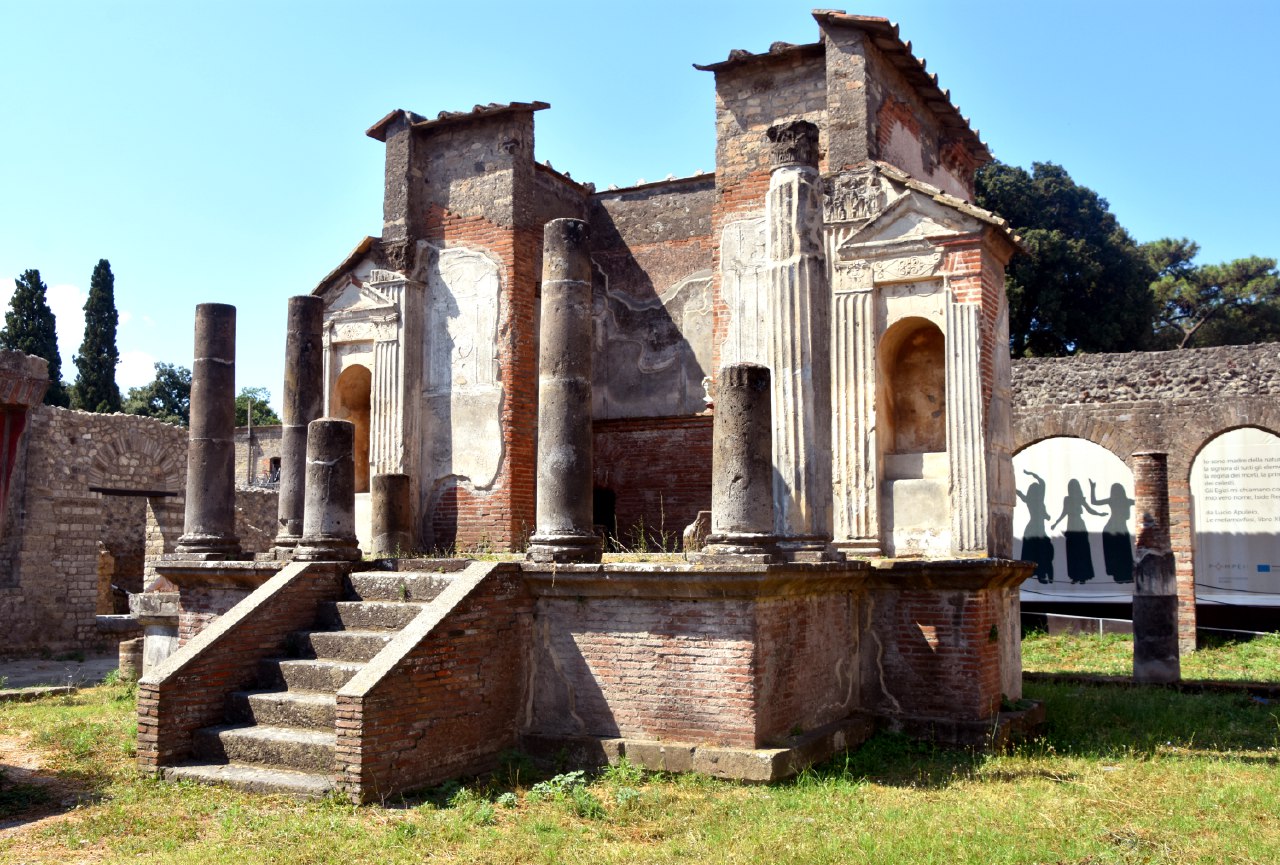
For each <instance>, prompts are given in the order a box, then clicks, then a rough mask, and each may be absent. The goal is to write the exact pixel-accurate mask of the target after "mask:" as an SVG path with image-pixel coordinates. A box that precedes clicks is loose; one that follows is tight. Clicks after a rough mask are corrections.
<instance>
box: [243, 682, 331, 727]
mask: <svg viewBox="0 0 1280 865" xmlns="http://www.w3.org/2000/svg"><path fill="white" fill-rule="evenodd" d="M336 714H337V711H336V701H335V700H334V696H333V694H311V693H307V692H306V691H233V692H232V693H231V695H230V697H229V698H228V700H227V717H228V718H229V719H230V720H233V721H250V722H253V723H255V724H266V725H269V726H273V727H305V728H307V729H312V730H332V729H333V724H334V720H335V716H336Z"/></svg>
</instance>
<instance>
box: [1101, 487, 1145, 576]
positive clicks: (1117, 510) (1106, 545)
mask: <svg viewBox="0 0 1280 865" xmlns="http://www.w3.org/2000/svg"><path fill="white" fill-rule="evenodd" d="M1089 499H1090V500H1091V501H1092V503H1093V504H1094V505H1097V506H1099V507H1101V506H1102V505H1106V506H1107V507H1108V508H1109V509H1110V511H1111V517H1110V518H1109V519H1108V520H1107V524H1106V525H1105V526H1103V527H1102V561H1103V566H1104V567H1105V568H1106V571H1107V576H1109V577H1111V579H1113V580H1115V581H1116V582H1117V583H1132V582H1133V541H1132V539H1131V538H1130V537H1129V515H1130V514H1131V513H1132V512H1133V506H1134V505H1135V504H1137V502H1135V501H1134V500H1133V499H1131V498H1129V497H1128V496H1127V495H1125V492H1124V485H1123V484H1112V485H1111V497H1110V498H1105V499H1102V500H1101V501H1099V500H1098V490H1097V486H1096V484H1094V482H1093V481H1092V480H1090V481H1089Z"/></svg>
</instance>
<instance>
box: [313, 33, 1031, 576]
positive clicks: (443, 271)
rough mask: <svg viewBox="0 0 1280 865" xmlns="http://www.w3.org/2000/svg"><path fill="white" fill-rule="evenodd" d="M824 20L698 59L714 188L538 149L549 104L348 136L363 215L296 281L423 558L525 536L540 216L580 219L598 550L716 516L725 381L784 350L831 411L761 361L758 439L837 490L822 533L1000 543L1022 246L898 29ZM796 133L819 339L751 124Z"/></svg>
mask: <svg viewBox="0 0 1280 865" xmlns="http://www.w3.org/2000/svg"><path fill="white" fill-rule="evenodd" d="M815 18H816V19H817V23H818V30H819V39H818V41H816V42H814V43H811V44H806V45H787V44H783V43H777V44H775V45H774V46H773V47H772V48H770V50H769V51H768V52H767V53H764V54H748V53H746V52H740V51H735V52H733V54H732V55H731V56H730V57H729V58H728V59H727V60H724V61H721V62H718V63H712V64H709V65H706V66H699V67H698V68H700V69H704V70H706V71H709V72H711V73H712V74H713V75H714V76H715V83H716V106H715V128H716V170H715V173H714V174H713V175H701V176H695V177H687V178H680V179H674V180H668V181H663V182H659V183H650V184H645V185H642V186H637V187H633V188H629V189H611V190H596V189H595V188H594V187H593V186H591V185H590V184H583V183H580V182H578V181H576V180H573V179H571V178H570V177H569V176H568V175H567V174H563V173H561V172H559V171H556V170H554V169H552V168H550V167H549V166H548V165H546V164H541V163H538V162H536V161H535V160H534V117H535V114H536V113H537V112H538V111H541V110H543V109H545V108H547V107H548V106H547V105H546V104H545V103H540V102H530V103H512V104H508V105H487V106H476V108H475V109H474V110H473V111H470V112H459V113H450V112H443V113H441V114H439V115H438V116H437V117H434V118H427V117H423V116H421V115H418V114H414V113H413V112H410V111H394V112H392V113H390V114H388V115H387V116H386V117H384V118H383V119H381V120H380V121H378V122H377V123H376V124H375V125H374V126H373V127H372V128H371V129H370V130H369V131H368V135H369V136H370V137H372V138H374V139H376V140H378V141H381V142H383V143H384V144H385V146H386V187H385V190H384V205H383V229H382V235H381V236H380V237H377V238H365V239H364V240H362V241H361V242H360V243H359V244H358V245H357V246H356V248H355V249H354V251H353V252H352V253H351V254H350V255H349V256H348V257H347V259H346V260H345V261H344V262H343V263H342V264H341V265H340V266H339V267H338V268H337V269H336V270H335V271H334V272H333V273H331V274H330V275H329V276H328V277H326V278H325V279H324V280H323V281H322V282H321V284H320V285H319V286H318V287H317V288H316V290H315V294H316V295H317V296H319V297H321V298H323V300H324V304H325V311H324V333H323V339H324V377H325V384H324V392H325V406H326V413H327V414H329V415H332V416H335V417H344V418H348V419H350V420H352V421H353V422H354V423H355V425H356V437H357V455H356V472H357V489H358V490H359V491H360V492H361V493H364V492H367V490H368V488H369V483H370V481H369V478H370V477H371V476H372V475H374V474H379V473H393V472H394V473H403V474H407V475H409V476H410V478H412V479H413V486H414V489H413V493H412V502H413V510H414V520H413V522H414V526H415V529H416V532H417V538H416V539H415V542H416V543H417V544H418V545H419V546H421V547H423V548H437V549H449V548H451V547H453V546H455V545H457V546H459V547H464V548H465V547H469V546H475V545H484V546H486V547H488V548H494V549H509V548H518V547H521V546H522V544H523V542H524V541H525V540H526V539H527V538H528V536H529V534H530V533H531V531H532V528H533V521H534V514H533V509H534V477H533V472H534V438H535V436H534V432H535V426H536V411H537V409H536V404H535V400H534V399H533V396H534V394H536V392H537V388H536V376H537V370H536V368H537V323H538V313H537V305H538V299H539V293H540V285H539V275H540V270H541V260H540V258H541V236H542V227H543V225H544V224H546V223H547V222H548V221H549V220H551V219H555V218H563V217H570V218H574V219H581V220H584V221H585V222H587V223H588V225H589V226H590V229H591V232H590V234H591V240H590V249H589V256H590V260H591V267H592V276H593V282H594V286H593V292H594V313H593V314H594V318H595V337H594V340H595V342H594V347H595V352H594V353H595V364H594V382H593V384H594V387H593V394H594V396H593V400H594V405H593V420H594V430H595V432H594V434H595V450H596V454H597V456H596V461H595V480H594V486H595V489H596V500H597V501H596V522H597V523H599V524H602V525H604V526H605V527H606V528H607V529H608V530H609V531H610V533H611V534H612V535H613V536H614V537H616V538H619V539H620V540H622V541H623V542H624V543H625V542H626V541H628V540H629V539H634V538H635V537H637V527H640V526H643V527H647V530H648V531H649V532H650V533H653V532H655V531H656V527H658V526H662V527H663V529H664V530H665V533H666V534H668V535H673V536H678V534H679V531H680V529H682V528H683V527H684V526H685V525H687V524H689V523H690V522H692V521H693V519H694V518H695V517H696V515H697V511H698V510H699V509H705V508H706V506H707V502H708V501H709V493H710V473H709V469H708V468H707V465H706V464H707V462H708V459H707V458H708V457H709V455H710V439H711V419H710V413H709V412H708V411H707V405H708V403H710V402H713V401H714V398H715V385H716V382H715V376H716V370H718V369H719V368H720V367H721V366H723V365H724V364H726V363H736V362H751V363H760V364H764V365H768V366H776V363H777V362H778V361H779V359H780V358H781V357H782V356H784V355H786V354H787V353H788V352H790V351H792V350H794V351H798V352H800V354H797V355H796V358H797V362H798V363H799V364H800V367H799V368H803V369H811V368H814V367H813V364H814V362H815V361H818V360H822V361H823V362H825V359H826V356H827V355H828V354H829V355H830V363H831V369H830V376H829V381H830V388H829V390H830V394H831V398H830V404H831V405H830V409H829V410H827V409H826V408H825V405H824V407H823V408H822V409H821V410H820V413H821V416H822V420H821V421H819V420H818V417H816V416H813V415H806V414H804V413H797V410H796V409H797V406H796V404H795V402H794V393H798V391H795V392H793V390H792V389H791V388H790V387H789V385H788V382H789V381H790V379H789V378H788V377H779V376H777V375H775V382H776V383H777V386H778V388H779V390H778V392H777V394H776V400H775V402H777V403H778V406H779V417H781V418H785V419H787V420H786V421H785V422H786V423H787V424H793V425H794V428H791V429H789V430H788V431H785V434H783V435H780V436H779V437H778V451H777V454H776V456H777V457H778V460H779V464H780V465H787V464H789V462H790V461H791V460H792V459H793V458H794V460H795V461H796V464H797V465H802V466H804V467H805V468H804V472H808V473H810V474H811V476H808V477H802V478H799V479H798V480H797V481H796V482H803V483H819V484H823V485H827V484H830V485H831V486H833V487H834V490H835V496H834V498H833V500H832V502H831V505H830V510H831V515H830V522H831V531H832V534H833V537H834V540H835V543H836V546H837V547H839V548H842V549H846V550H851V551H853V552H855V553H867V554H877V553H883V554H888V555H913V554H924V555H933V556H936V555H944V556H949V555H984V554H993V555H995V554H1000V555H1007V554H1008V553H1009V547H1008V540H1007V539H1008V538H1009V537H1010V532H1009V527H1010V520H1011V513H1012V509H1013V491H1012V486H1011V481H1010V478H1009V471H1008V468H1009V452H1010V440H1009V433H1008V424H1009V390H1008V380H1009V375H1008V351H1007V345H1008V340H1007V338H1006V333H1005V328H1006V324H1005V321H1006V318H1007V316H1006V312H1005V308H1004V306H1003V304H1004V294H1003V284H1004V282H1003V273H1004V265H1005V263H1006V262H1007V261H1008V259H1009V256H1010V255H1011V254H1012V253H1013V251H1014V247H1015V240H1014V238H1013V237H1012V236H1011V234H1010V232H1009V231H1008V229H1007V227H1006V226H1005V224H1004V223H1003V222H1002V221H1001V220H1000V219H999V218H998V217H996V216H994V215H993V214H991V213H988V212H986V211H984V210H982V209H980V208H977V207H975V206H973V205H972V204H969V203H967V202H968V199H970V198H972V196H973V175H974V171H975V170H976V169H977V168H978V167H979V166H980V165H982V164H983V163H985V162H987V161H989V160H990V158H991V157H990V154H989V152H988V150H987V148H986V146H985V145H984V144H983V143H982V141H981V140H980V139H979V137H978V135H977V134H976V133H975V132H974V131H973V130H972V129H971V128H970V126H969V123H968V121H967V120H966V119H965V118H964V117H962V116H961V115H960V113H959V112H958V110H957V109H956V108H955V107H954V106H953V105H952V104H951V102H950V101H949V99H948V98H947V94H946V93H944V92H943V91H941V90H940V89H939V87H938V85H937V81H936V78H935V76H931V75H929V74H926V73H925V71H924V66H923V64H922V63H921V62H920V61H919V60H917V59H916V58H915V57H914V56H912V54H911V51H910V48H909V46H908V45H907V44H906V43H904V42H903V41H902V40H901V39H900V38H899V36H898V33H897V30H896V27H895V26H894V25H892V24H890V23H889V22H888V21H886V20H885V19H881V18H870V17H864V16H856V15H845V14H841V13H834V12H820V13H816V14H815ZM793 121H805V122H809V123H812V124H814V126H815V127H816V128H817V132H818V144H817V148H816V151H815V153H814V154H813V157H814V159H815V160H816V161H815V165H814V168H813V170H814V175H813V180H812V181H811V182H812V183H813V184H814V191H815V192H818V193H820V197H821V203H820V205H819V206H817V207H815V208H814V209H813V212H812V213H809V214H807V215H806V216H805V219H806V220H810V223H809V225H810V226H811V230H812V232H813V235H812V237H813V241H812V242H813V243H815V244H818V248H814V249H812V250H811V251H810V253H809V254H810V255H811V260H812V261H813V262H815V263H817V262H821V263H822V266H820V267H815V268H814V269H813V270H812V271H811V275H810V276H806V277H804V278H805V279H810V278H812V279H818V280H821V281H822V282H823V283H824V284H826V285H828V286H829V292H828V291H826V290H824V291H823V292H822V294H821V295H820V296H821V297H822V298H823V303H824V304H827V305H829V307H830V308H829V312H828V313H825V314H823V315H822V316H820V317H819V321H818V323H817V326H818V327H819V328H820V331H821V332H818V333H815V334H814V335H813V337H814V338H815V339H817V340H818V343H817V344H815V346H814V347H813V348H812V349H808V348H805V346H804V345H803V342H804V339H807V338H808V337H804V338H801V337H800V336H799V335H798V331H797V330H796V328H795V327H794V326H793V325H792V323H790V322H788V321H787V320H786V318H785V315H787V314H789V313H788V309H789V307H787V305H786V304H779V303H778V302H777V298H776V297H775V296H774V294H775V293H776V292H777V291H779V290H781V289H780V285H781V284H780V283H778V282H777V280H778V279H779V278H780V277H779V273H780V271H779V270H778V268H777V267H772V266H771V264H770V261H769V249H770V248H771V238H772V237H774V235H775V234H776V232H777V231H779V230H784V228H783V226H784V224H785V223H786V222H787V220H788V219H789V218H790V217H788V216H785V215H784V214H783V213H782V210H783V209H785V208H787V207H790V206H791V204H792V203H793V202H796V201H799V200H800V199H796V198H794V196H791V194H790V193H789V192H787V191H786V190H783V191H781V192H779V193H778V195H779V196H781V197H771V196H773V195H774V193H771V192H770V183H771V177H774V173H773V172H772V166H771V165H770V148H771V146H772V145H771V143H770V142H769V141H768V140H767V139H766V132H767V130H768V129H769V128H770V127H773V126H776V125H778V124H780V123H786V122H793ZM780 219H781V220H782V222H778V220H780ZM786 230H789V229H786ZM775 239H776V238H775ZM771 267H772V269H771ZM817 296H819V295H815V297H817ZM828 333H829V334H830V336H829V337H828ZM793 336H794V337H796V338H800V339H801V342H800V343H796V344H794V345H791V344H790V343H788V344H787V345H784V344H783V342H779V341H778V340H783V341H786V340H790V339H791V338H792V337H793ZM828 345H829V346H830V348H829V349H828V348H827V346H828ZM808 351H812V352H813V354H812V356H811V355H809V354H805V352H808ZM779 353H781V354H779ZM827 380H828V377H826V376H820V377H819V379H818V380H817V381H816V382H809V381H808V380H806V382H805V386H806V387H807V386H809V385H811V384H814V383H816V384H818V385H822V384H823V382H825V381H827ZM815 405H816V403H815ZM828 415H829V416H830V421H828V420H826V418H827V416H828ZM828 425H829V430H828ZM779 432H784V431H782V430H779ZM819 453H821V454H829V458H826V457H824V458H823V459H822V460H819V459H816V458H814V457H815V455H816V454H819ZM828 461H829V465H828ZM802 474H803V472H802ZM828 478H829V479H830V480H828ZM782 501H783V499H782V498H780V499H779V502H780V504H781V502H782ZM824 507H825V504H824ZM779 513H780V516H779V519H781V520H783V521H784V522H790V521H792V520H793V519H795V518H797V517H795V516H794V515H792V514H790V512H789V511H787V509H786V508H782V507H780V512H779ZM801 519H802V521H803V520H807V519H809V517H808V516H807V515H806V516H803V517H802V518H801ZM821 519H823V520H825V519H826V517H825V515H821ZM790 530H791V531H793V532H794V531H799V529H797V528H795V527H794V526H793V527H792V528H791V529H790ZM633 545H634V544H633Z"/></svg>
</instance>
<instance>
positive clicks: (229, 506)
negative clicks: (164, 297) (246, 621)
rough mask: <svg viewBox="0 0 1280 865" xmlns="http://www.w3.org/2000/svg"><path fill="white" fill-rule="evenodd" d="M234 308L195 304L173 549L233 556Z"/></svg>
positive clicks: (236, 551) (192, 555)
mask: <svg viewBox="0 0 1280 865" xmlns="http://www.w3.org/2000/svg"><path fill="white" fill-rule="evenodd" d="M235 384H236V308H235V307H234V306H229V305H227V304H224V303H202V304H200V305H199V306H197V307H196V335H195V361H194V362H193V364H192V370H191V433H190V439H189V440H190V444H189V450H188V452H187V492H186V513H185V516H184V520H183V533H182V537H180V538H179V539H178V546H177V550H176V551H175V555H176V556H177V557H178V558H181V559H200V560H205V561H209V560H217V559H233V558H236V557H238V556H239V555H240V540H239V539H238V538H237V537H236V533H235V528H236V521H235V457H236V454H235V428H236V405H235V400H236V394H235Z"/></svg>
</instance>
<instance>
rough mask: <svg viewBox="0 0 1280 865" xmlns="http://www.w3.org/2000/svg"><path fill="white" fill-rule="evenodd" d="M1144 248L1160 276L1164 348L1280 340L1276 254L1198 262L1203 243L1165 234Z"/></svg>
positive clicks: (1159, 326) (1157, 295)
mask: <svg viewBox="0 0 1280 865" xmlns="http://www.w3.org/2000/svg"><path fill="white" fill-rule="evenodd" d="M1143 250H1144V252H1145V253H1146V255H1147V259H1148V261H1149V262H1150V264H1151V267H1152V269H1153V270H1154V271H1155V272H1156V279H1155V281H1154V282H1152V284H1151V293H1152V295H1153V297H1154V299H1155V303H1156V312H1155V338H1156V344H1157V345H1158V347H1160V348H1199V347H1203V346H1209V345H1239V344H1242V343H1250V342H1270V341H1274V340H1277V339H1280V273H1277V271H1276V260H1275V259H1274V258H1259V257H1257V256H1251V257H1249V258H1238V259H1236V260H1235V261H1229V262H1224V263H1223V264H1201V265H1197V264H1195V263H1194V259H1195V257H1196V255H1197V254H1198V253H1199V252H1200V247H1199V245H1198V244H1196V243H1194V242H1192V241H1190V240H1188V239H1187V238H1185V237H1183V238H1180V239H1177V240H1175V239H1173V238H1169V237H1166V238H1163V239H1162V240H1157V241H1154V242H1152V243H1148V244H1145V245H1144V246H1143Z"/></svg>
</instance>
